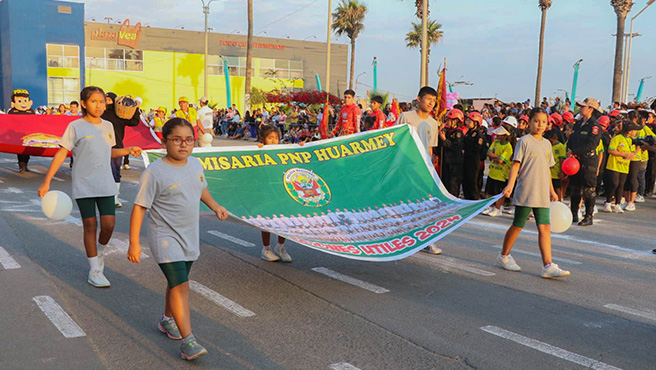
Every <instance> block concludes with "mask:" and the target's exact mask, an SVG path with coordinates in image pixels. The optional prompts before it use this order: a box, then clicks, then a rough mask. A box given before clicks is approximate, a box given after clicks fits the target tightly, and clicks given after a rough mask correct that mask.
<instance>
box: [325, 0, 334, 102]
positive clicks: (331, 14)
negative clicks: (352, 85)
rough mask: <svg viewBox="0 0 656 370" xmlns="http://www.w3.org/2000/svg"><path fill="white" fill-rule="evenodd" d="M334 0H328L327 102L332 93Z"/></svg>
mask: <svg viewBox="0 0 656 370" xmlns="http://www.w3.org/2000/svg"><path fill="white" fill-rule="evenodd" d="M332 9H333V2H332V0H328V36H327V37H326V39H327V40H328V41H326V103H328V95H330V36H331V34H330V27H331V26H332V24H333V13H332Z"/></svg>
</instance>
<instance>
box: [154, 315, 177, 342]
mask: <svg viewBox="0 0 656 370" xmlns="http://www.w3.org/2000/svg"><path fill="white" fill-rule="evenodd" d="M157 327H158V328H159V331H161V332H162V333H164V334H166V335H167V336H168V337H169V338H171V339H178V340H180V339H182V335H181V334H180V329H178V324H176V323H175V320H174V319H173V318H172V317H170V318H168V319H163V320H160V321H159V322H158V323H157Z"/></svg>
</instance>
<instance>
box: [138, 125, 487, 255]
mask: <svg viewBox="0 0 656 370" xmlns="http://www.w3.org/2000/svg"><path fill="white" fill-rule="evenodd" d="M164 154H165V152H164V151H162V150H157V151H147V152H145V154H144V158H145V160H146V165H147V164H148V163H149V161H153V160H156V159H158V158H160V157H162V156H163V155H164ZM192 156H194V157H196V158H198V160H199V161H200V162H201V163H202V164H203V167H204V168H205V177H206V179H207V182H208V188H209V191H210V193H211V194H212V196H213V197H214V199H216V201H217V202H219V204H221V205H222V206H224V207H226V209H227V210H228V211H229V212H230V214H231V215H232V216H234V217H236V218H239V219H241V220H243V221H245V222H247V223H249V224H251V225H253V226H255V227H257V228H259V229H262V230H265V231H269V232H271V233H274V234H277V235H281V236H283V237H285V238H287V239H290V240H293V241H295V242H297V243H300V244H303V245H305V246H307V247H310V248H313V249H317V250H320V251H322V252H326V253H330V254H334V255H338V256H342V257H346V258H352V259H359V260H368V261H391V260H396V259H401V258H404V257H407V256H409V255H411V254H414V253H415V252H417V251H418V250H420V249H421V248H424V247H425V246H427V245H430V244H431V243H433V242H435V241H437V240H439V239H440V238H442V237H444V236H445V235H447V234H449V233H450V232H452V231H453V230H455V229H457V228H458V227H459V226H460V225H462V224H463V223H465V222H466V221H467V220H469V219H470V218H472V217H474V216H476V215H477V214H478V213H479V212H481V211H482V210H483V209H485V208H486V207H488V206H489V205H490V204H492V203H493V202H494V201H496V200H497V199H498V196H497V197H493V198H489V199H485V200H481V201H466V200H461V199H458V198H455V197H453V196H452V195H451V194H449V193H448V192H447V191H446V189H445V188H444V186H443V185H442V183H441V182H440V179H439V177H438V176H437V173H436V172H435V169H434V168H433V166H432V165H431V162H430V159H429V158H428V155H427V153H426V150H425V149H424V147H423V145H422V144H421V141H420V139H419V137H418V136H417V135H416V133H415V132H414V130H412V129H411V128H410V127H409V126H407V125H402V126H394V127H390V128H386V129H382V130H376V131H367V132H363V133H359V134H354V135H349V136H343V137H338V138H333V139H328V140H322V141H317V142H312V143H307V144H305V145H304V146H299V145H296V144H293V145H268V146H265V147H263V148H261V149H260V148H257V147H256V146H252V147H229V148H194V152H193V154H192Z"/></svg>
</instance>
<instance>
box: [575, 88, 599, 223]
mask: <svg viewBox="0 0 656 370" xmlns="http://www.w3.org/2000/svg"><path fill="white" fill-rule="evenodd" d="M576 105H577V106H579V108H580V110H579V114H580V116H581V118H580V119H579V120H578V122H576V123H575V124H574V127H573V128H572V134H571V135H570V137H569V141H568V143H567V155H568V157H571V156H574V157H576V158H577V159H578V160H579V163H580V164H581V168H580V170H579V172H577V173H576V174H575V175H573V176H571V178H570V194H571V200H572V204H571V209H572V217H573V220H574V222H578V221H579V219H578V213H579V205H580V203H581V193H583V200H584V204H585V217H584V218H583V220H581V221H580V222H578V224H579V226H588V225H592V213H593V212H594V206H595V202H596V200H597V193H596V186H597V168H598V166H599V157H598V156H597V151H596V148H597V146H598V145H599V140H601V134H602V131H603V130H602V128H601V125H599V123H598V122H597V119H599V118H600V117H601V114H602V112H601V110H600V108H599V106H600V104H599V101H598V100H597V99H594V98H586V99H585V100H584V101H583V102H582V103H581V102H576Z"/></svg>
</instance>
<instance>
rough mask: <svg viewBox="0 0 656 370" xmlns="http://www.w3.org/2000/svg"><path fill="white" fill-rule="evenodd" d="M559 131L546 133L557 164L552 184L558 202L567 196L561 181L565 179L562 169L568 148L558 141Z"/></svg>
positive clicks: (553, 171) (552, 170)
mask: <svg viewBox="0 0 656 370" xmlns="http://www.w3.org/2000/svg"><path fill="white" fill-rule="evenodd" d="M556 130H557V129H552V130H549V131H547V132H545V133H544V138H545V139H547V140H549V142H550V143H551V150H552V152H553V157H554V160H555V161H556V164H555V165H554V166H553V167H551V183H552V184H553V187H554V190H555V191H556V194H558V200H559V201H560V200H562V199H563V196H564V195H565V194H563V193H564V190H565V189H563V187H562V184H561V181H562V179H563V178H564V177H565V174H564V173H563V170H562V168H561V166H562V164H563V161H564V160H565V159H566V158H567V147H566V146H565V144H563V143H561V142H560V141H558V133H557V132H556Z"/></svg>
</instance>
